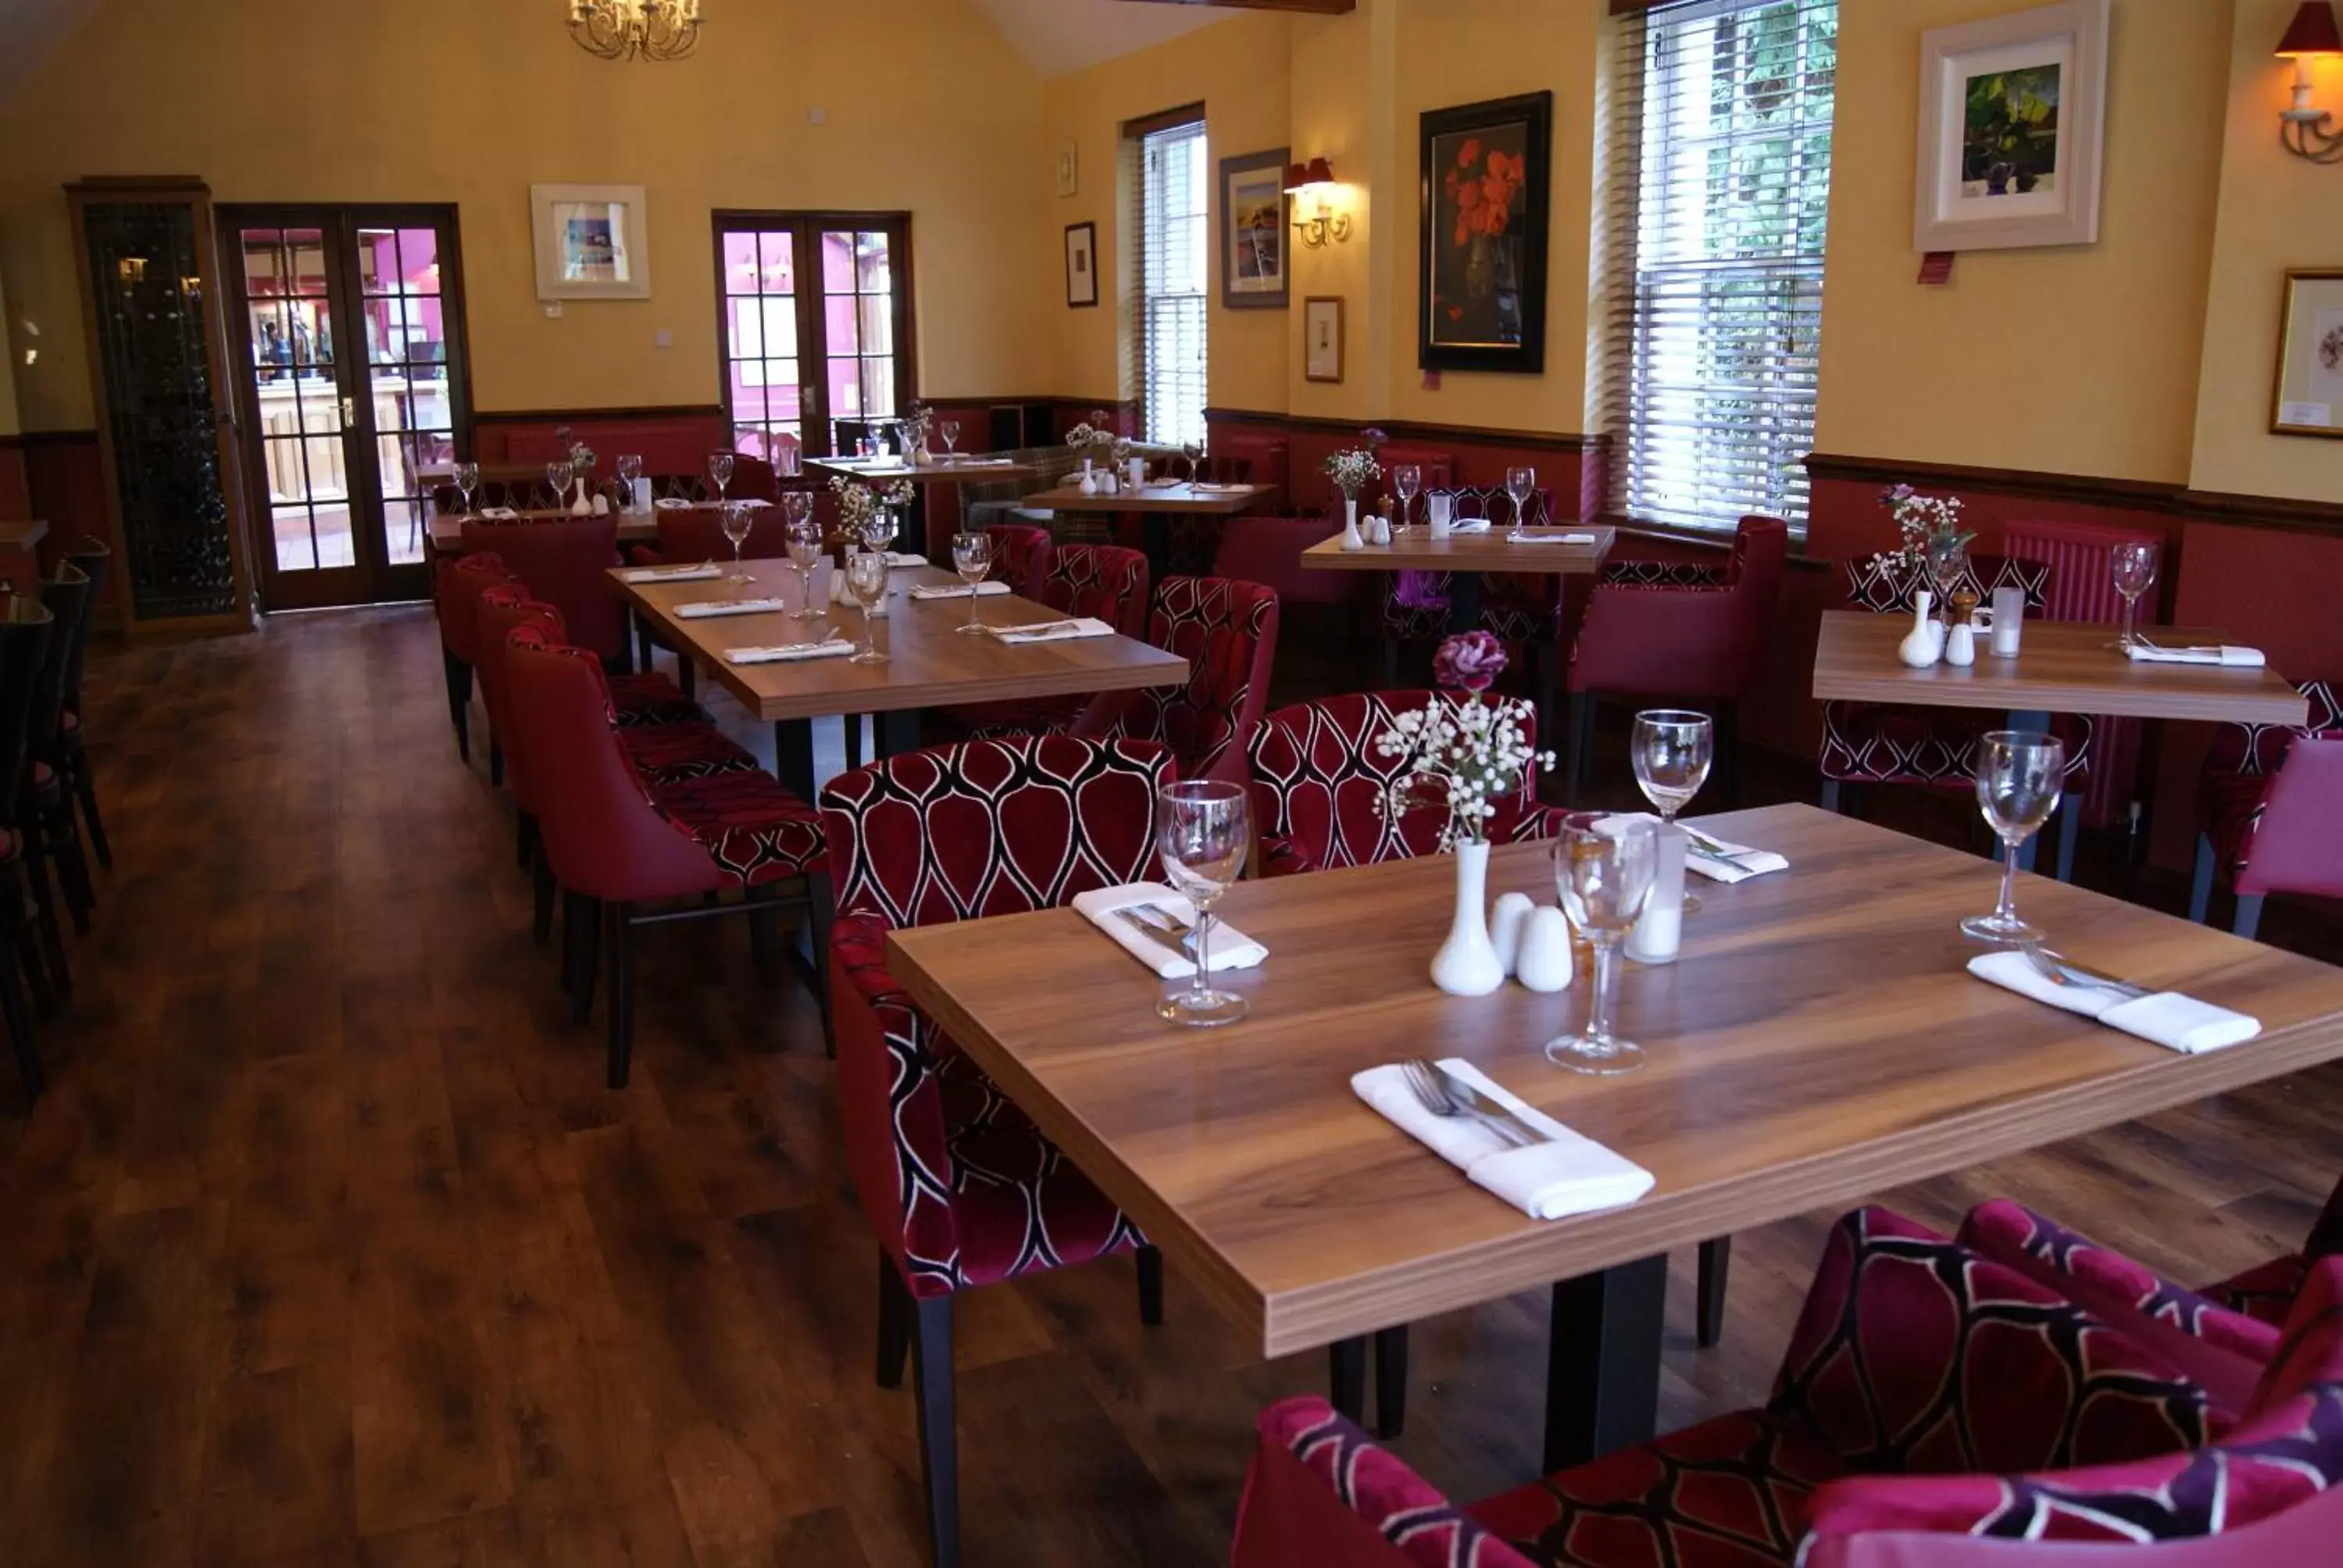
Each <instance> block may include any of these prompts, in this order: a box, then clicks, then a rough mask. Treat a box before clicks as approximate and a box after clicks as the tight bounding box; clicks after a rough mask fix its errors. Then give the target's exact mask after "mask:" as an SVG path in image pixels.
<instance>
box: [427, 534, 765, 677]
mask: <svg viewBox="0 0 2343 1568" xmlns="http://www.w3.org/2000/svg"><path fill="white" fill-rule="evenodd" d="M464 548H465V549H467V550H493V551H495V552H496V554H497V556H498V558H499V559H500V560H501V561H502V563H503V565H504V568H505V569H506V570H507V571H508V572H510V573H512V574H513V575H514V576H515V577H518V578H520V580H521V581H523V582H525V583H527V584H528V591H529V593H530V595H531V596H532V597H534V598H541V599H543V600H544V601H545V602H546V603H548V604H550V605H558V606H559V607H560V609H561V618H562V619H564V620H565V621H567V622H568V623H569V635H570V636H572V637H574V638H577V639H578V642H577V646H578V647H579V648H591V649H593V651H594V652H595V653H596V654H598V655H599V656H600V657H601V658H603V659H604V660H606V661H608V662H610V663H614V664H615V663H616V662H618V659H619V658H622V657H623V656H624V655H625V653H626V626H627V617H626V604H625V601H624V600H623V599H621V598H619V597H618V592H617V590H616V589H614V588H612V587H611V586H610V581H609V578H608V577H607V576H605V575H604V574H605V573H607V572H608V570H609V569H610V568H612V567H615V566H617V565H618V518H612V517H600V518H564V519H563V520H561V521H559V522H529V523H493V522H488V521H486V520H484V519H481V518H465V519H464ZM727 553H728V554H729V551H728V552H727Z"/></svg>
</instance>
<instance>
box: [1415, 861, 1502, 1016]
mask: <svg viewBox="0 0 2343 1568" xmlns="http://www.w3.org/2000/svg"><path fill="white" fill-rule="evenodd" d="M1488 889H1489V846H1488V844H1487V842H1486V841H1485V840H1483V841H1482V842H1478V843H1475V842H1473V841H1472V840H1470V839H1468V840H1466V841H1464V842H1463V843H1460V844H1458V845H1457V846H1456V917H1455V919H1454V920H1453V921H1452V922H1451V923H1450V925H1449V927H1448V940H1446V941H1444V942H1443V943H1441V944H1440V951H1439V952H1438V953H1436V954H1434V955H1433V960H1432V983H1433V984H1434V985H1436V986H1438V987H1439V988H1440V989H1441V990H1444V991H1446V992H1447V993H1448V994H1449V995H1450V996H1487V995H1488V994H1489V993H1490V992H1491V991H1493V990H1496V989H1497V988H1498V987H1499V986H1501V985H1503V984H1504V983H1505V964H1504V960H1503V959H1501V958H1499V957H1498V956H1497V948H1496V944H1495V943H1494V942H1493V941H1491V940H1489V902H1488Z"/></svg>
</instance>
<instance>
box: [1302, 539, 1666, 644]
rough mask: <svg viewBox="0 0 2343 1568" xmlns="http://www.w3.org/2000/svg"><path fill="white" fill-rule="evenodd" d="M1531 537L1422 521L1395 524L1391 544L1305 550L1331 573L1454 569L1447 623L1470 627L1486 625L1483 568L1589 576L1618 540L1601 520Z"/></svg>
mask: <svg viewBox="0 0 2343 1568" xmlns="http://www.w3.org/2000/svg"><path fill="white" fill-rule="evenodd" d="M1531 531H1532V533H1533V534H1534V536H1535V538H1533V539H1528V540H1521V539H1515V538H1512V537H1511V536H1512V533H1513V530H1512V529H1511V528H1504V527H1501V526H1499V525H1497V524H1491V525H1490V526H1489V527H1488V528H1484V529H1476V530H1475V531H1473V532H1472V533H1464V534H1460V533H1454V532H1452V533H1450V534H1449V535H1448V536H1447V537H1446V538H1438V539H1435V538H1433V537H1432V530H1431V529H1430V528H1425V527H1423V526H1422V525H1420V524H1419V525H1416V526H1413V527H1410V528H1395V529H1393V532H1392V542H1391V543H1390V544H1387V545H1369V546H1367V547H1365V548H1363V549H1355V550H1346V549H1344V548H1342V535H1341V534H1339V533H1337V534H1335V535H1333V536H1332V538H1325V539H1322V540H1320V541H1319V542H1318V543H1317V544H1314V545H1312V546H1311V547H1310V548H1308V549H1306V550H1303V551H1302V565H1303V566H1305V567H1308V568H1312V570H1315V571H1330V572H1396V571H1422V572H1450V573H1453V574H1454V577H1453V581H1452V582H1451V584H1450V587H1449V592H1448V627H1449V629H1450V630H1451V631H1470V630H1472V629H1473V628H1475V627H1477V626H1479V625H1480V624H1481V578H1482V574H1483V573H1485V572H1504V573H1509V574H1514V575H1519V576H1524V577H1585V576H1590V575H1592V574H1594V573H1595V572H1599V571H1601V570H1602V569H1603V564H1604V562H1605V561H1607V560H1609V559H1610V558H1611V548H1612V547H1613V546H1614V544H1616V543H1617V542H1618V538H1619V531H1618V530H1617V529H1616V528H1610V527H1607V526H1601V525H1596V524H1592V523H1589V524H1585V525H1583V526H1582V525H1576V524H1556V525H1554V526H1552V527H1544V528H1535V529H1533V530H1531Z"/></svg>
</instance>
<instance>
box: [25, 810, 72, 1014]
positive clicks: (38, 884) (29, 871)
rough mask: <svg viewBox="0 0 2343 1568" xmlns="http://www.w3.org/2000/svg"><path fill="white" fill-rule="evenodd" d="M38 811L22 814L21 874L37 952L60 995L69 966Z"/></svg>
mask: <svg viewBox="0 0 2343 1568" xmlns="http://www.w3.org/2000/svg"><path fill="white" fill-rule="evenodd" d="M40 823H41V819H40V813H39V812H37V811H31V812H27V813H25V879H26V880H28V881H30V882H31V883H32V886H33V910H34V916H35V921H36V923H37V924H38V926H39V928H40V934H41V954H42V956H43V958H45V960H47V962H48V970H49V984H50V985H51V987H52V988H54V989H55V991H56V993H57V995H59V996H60V997H66V996H71V995H72V994H73V970H72V969H71V967H70V966H68V965H67V964H66V962H65V930H64V929H63V928H62V927H61V926H59V925H58V924H57V900H56V894H55V892H54V891H53V890H51V889H50V887H49V864H48V855H47V849H46V847H45V845H44V844H43V842H42V829H41V825H40Z"/></svg>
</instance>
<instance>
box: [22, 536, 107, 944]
mask: <svg viewBox="0 0 2343 1568" xmlns="http://www.w3.org/2000/svg"><path fill="white" fill-rule="evenodd" d="M39 586H40V598H41V603H42V604H43V605H44V606H45V607H47V608H48V611H49V613H50V614H51V615H53V616H55V618H56V620H55V629H54V630H53V631H52V632H51V633H50V636H49V641H48V648H47V650H46V652H45V655H44V656H43V658H42V662H41V676H40V684H39V686H38V687H36V688H35V690H34V692H33V719H32V725H31V727H30V729H29V730H28V732H27V734H26V736H25V745H26V746H27V748H28V749H30V751H31V754H32V760H31V764H30V766H29V767H28V768H27V769H25V794H24V797H23V802H22V809H21V810H20V811H19V812H18V821H17V825H18V826H19V827H21V828H22V829H25V832H26V833H27V834H28V835H29V841H28V842H27V844H26V845H25V874H26V875H27V876H29V877H30V878H31V879H32V882H33V897H34V900H35V902H36V903H37V905H38V906H39V912H40V920H41V930H42V936H43V938H44V940H45V941H46V942H47V943H48V944H49V951H50V961H51V966H52V968H54V969H55V972H56V975H57V977H58V979H57V982H56V985H57V990H60V991H62V990H65V989H67V987H66V982H65V979H64V976H65V944H64V941H63V939H62V937H61V936H60V934H59V933H58V932H57V930H56V920H57V916H56V907H55V902H54V900H52V899H51V897H50V893H49V879H48V876H47V873H46V871H45V869H44V868H45V865H47V864H54V865H55V867H56V870H57V886H58V890H59V891H60V892H61V893H62V894H63V896H64V901H65V910H66V912H67V913H68V914H69V915H70V916H71V917H72V919H73V927H74V930H75V931H77V932H79V933H81V934H82V935H84V936H86V935H88V934H89V917H90V913H91V911H92V910H96V907H97V890H96V888H95V887H94V886H92V884H91V882H90V876H89V862H88V860H87V859H84V858H83V855H82V846H81V829H80V826H79V825H78V824H77V823H76V822H75V820H74V802H73V792H72V791H71V790H70V789H67V788H66V786H65V767H66V763H65V756H64V752H63V749H62V747H61V743H60V739H59V738H60V736H61V735H62V734H63V731H64V725H65V677H66V673H67V671H68V669H69V668H70V667H71V665H72V662H73V648H74V639H75V638H77V637H78V636H80V634H81V630H82V628H83V626H84V625H85V623H86V622H87V621H88V619H89V612H90V601H89V578H87V577H86V576H85V575H84V574H83V573H82V571H81V568H78V567H75V565H74V564H73V563H72V562H70V561H59V562H58V563H57V569H56V572H55V575H54V576H51V577H46V578H42V579H41V581H40V585H39Z"/></svg>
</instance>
